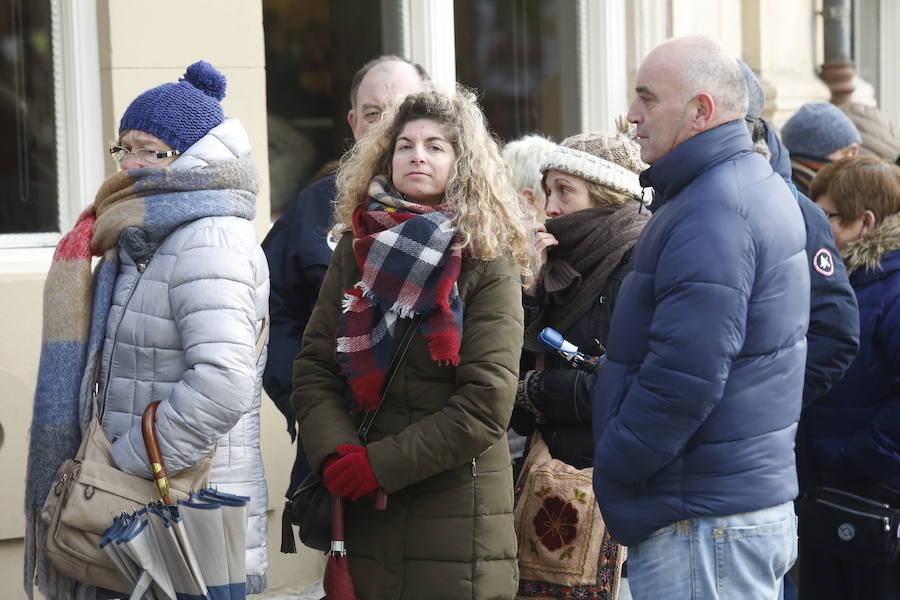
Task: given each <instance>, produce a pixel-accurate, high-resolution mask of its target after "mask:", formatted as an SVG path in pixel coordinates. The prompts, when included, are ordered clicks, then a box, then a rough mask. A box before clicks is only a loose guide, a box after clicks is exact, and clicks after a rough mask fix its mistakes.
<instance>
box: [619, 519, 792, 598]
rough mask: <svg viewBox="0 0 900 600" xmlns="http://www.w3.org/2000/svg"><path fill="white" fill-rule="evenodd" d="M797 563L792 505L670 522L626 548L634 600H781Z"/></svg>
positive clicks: (629, 579)
mask: <svg viewBox="0 0 900 600" xmlns="http://www.w3.org/2000/svg"><path fill="white" fill-rule="evenodd" d="M795 560H797V517H796V516H795V515H794V504H793V503H792V502H786V503H784V504H781V505H779V506H773V507H771V508H764V509H762V510H755V511H752V512H747V513H742V514H738V515H729V516H726V517H700V518H696V519H687V520H684V521H679V522H677V523H672V524H671V525H668V526H666V527H663V528H662V529H658V530H656V531H654V532H653V533H651V534H650V537H648V538H647V539H645V540H644V541H642V542H641V543H640V544H638V545H637V546H630V547H629V548H628V583H629V585H630V587H631V594H632V596H633V597H634V599H635V600H644V599H648V600H658V599H659V598H666V599H667V600H687V599H692V600H693V599H698V600H712V599H722V600H724V599H726V598H740V599H741V600H750V599H756V598H759V599H765V600H774V599H776V598H780V597H781V594H782V591H781V580H782V578H783V577H784V574H785V573H787V571H788V569H789V568H790V567H791V565H792V564H793V563H794V561H795Z"/></svg>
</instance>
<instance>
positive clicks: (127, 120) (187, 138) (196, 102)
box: [119, 60, 227, 152]
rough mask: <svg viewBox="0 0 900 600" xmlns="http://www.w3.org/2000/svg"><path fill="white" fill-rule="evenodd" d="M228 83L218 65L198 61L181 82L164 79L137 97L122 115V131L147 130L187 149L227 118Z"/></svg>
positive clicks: (188, 69) (178, 148) (165, 140)
mask: <svg viewBox="0 0 900 600" xmlns="http://www.w3.org/2000/svg"><path fill="white" fill-rule="evenodd" d="M226 84H227V81H226V79H225V76H224V75H222V73H220V72H219V71H218V70H217V69H216V68H215V67H214V66H212V65H211V64H209V63H208V62H206V61H203V60H200V61H197V62H195V63H194V64H192V65H191V66H189V67H188V68H187V71H186V72H185V74H184V77H182V78H181V79H179V80H178V82H177V83H164V84H162V85H159V86H156V87H155V88H152V89H149V90H147V91H146V92H144V93H143V94H141V95H140V96H138V97H137V98H135V99H134V100H133V101H132V103H131V104H130V105H129V106H128V109H127V110H126V111H125V114H124V115H122V120H121V121H120V122H119V134H120V135H121V133H122V132H123V131H126V130H128V129H137V130H138V131H145V132H147V133H150V134H152V135H155V136H156V137H158V138H159V139H161V140H162V141H164V142H165V143H167V144H169V145H170V146H172V147H173V148H175V149H176V150H178V151H179V152H184V151H185V150H187V149H188V148H190V147H191V146H193V145H194V143H195V142H196V141H197V140H199V139H200V138H202V137H203V136H204V135H206V134H207V133H208V132H209V130H210V129H212V128H214V127H217V126H218V125H220V124H221V123H222V121H224V120H225V113H223V112H222V105H221V104H220V102H221V100H222V98H224V97H225V86H226Z"/></svg>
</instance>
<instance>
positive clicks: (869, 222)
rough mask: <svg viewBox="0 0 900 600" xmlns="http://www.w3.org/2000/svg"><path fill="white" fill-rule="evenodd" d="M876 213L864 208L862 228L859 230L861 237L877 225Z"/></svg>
mask: <svg viewBox="0 0 900 600" xmlns="http://www.w3.org/2000/svg"><path fill="white" fill-rule="evenodd" d="M877 224H878V223H877V219H876V218H875V213H873V212H872V211H871V210H864V211H863V214H862V228H861V229H860V230H859V235H860V237H862V236H864V235H866V234H867V233H870V232H871V231H872V230H873V229H875V227H876V226H877Z"/></svg>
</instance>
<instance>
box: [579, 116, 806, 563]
mask: <svg viewBox="0 0 900 600" xmlns="http://www.w3.org/2000/svg"><path fill="white" fill-rule="evenodd" d="M641 179H642V183H644V185H652V186H653V188H654V190H655V192H656V193H657V194H658V195H659V197H660V199H661V200H662V207H661V208H660V209H659V210H658V211H657V212H656V213H655V214H654V215H653V218H652V219H650V221H649V222H648V224H647V226H646V227H645V228H644V231H643V233H642V234H641V237H640V239H639V241H638V244H637V246H636V247H635V260H634V265H633V271H632V273H631V274H630V275H628V276H627V277H626V278H625V281H624V282H623V284H622V288H621V290H620V292H619V299H618V302H617V304H616V308H615V312H614V314H613V321H612V327H611V331H610V338H609V352H608V361H607V364H606V367H605V368H604V370H603V372H602V373H601V374H600V377H599V378H598V380H597V383H596V386H595V396H594V438H595V443H596V449H595V454H594V489H595V492H596V494H597V500H598V502H599V504H600V508H601V510H602V511H603V516H604V519H605V520H606V523H607V525H608V526H609V528H610V531H611V533H612V534H613V536H615V538H616V539H617V540H618V541H620V542H622V543H623V544H626V545H632V544H636V543H638V542H640V541H641V540H643V539H644V538H646V537H647V535H649V534H650V533H652V532H653V531H655V530H656V529H659V528H660V527H663V526H665V525H668V524H670V523H673V522H675V521H679V520H682V519H689V518H694V517H702V516H720V515H731V514H737V513H742V512H746V511H751V510H757V509H761V508H766V507H770V506H774V505H777V504H781V503H784V502H787V501H789V500H792V499H793V498H794V497H795V496H796V495H797V475H796V471H795V463H794V435H795V431H796V428H797V420H798V418H799V416H800V408H801V402H802V394H803V377H804V366H805V361H806V330H807V326H808V321H809V285H810V284H809V272H808V269H807V266H806V252H805V251H804V246H805V243H806V234H805V231H804V226H803V218H802V216H801V214H800V209H799V208H798V207H797V203H796V202H793V201H792V198H791V192H790V190H789V189H788V187H787V184H785V182H784V180H783V179H782V178H781V177H779V176H778V175H777V174H775V173H774V172H773V171H772V167H771V166H770V165H769V164H768V162H767V161H766V160H765V158H763V157H762V156H760V155H759V154H755V153H753V152H751V139H750V134H749V133H748V131H747V128H746V126H745V125H744V122H743V121H732V122H729V123H725V124H723V125H720V126H718V127H716V128H714V129H711V130H708V131H706V132H704V133H701V134H699V135H696V136H694V137H692V138H690V139H688V140H686V141H684V142H682V143H681V144H679V145H678V146H677V147H676V148H675V149H674V150H673V151H671V152H670V153H669V154H668V155H666V156H665V157H664V158H662V159H661V160H659V161H658V162H656V164H654V165H653V166H652V167H651V168H650V169H648V170H647V171H645V172H644V173H643V175H642V176H641Z"/></svg>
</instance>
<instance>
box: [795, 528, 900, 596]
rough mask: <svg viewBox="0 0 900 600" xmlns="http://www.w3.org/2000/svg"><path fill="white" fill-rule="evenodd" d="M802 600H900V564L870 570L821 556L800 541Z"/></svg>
mask: <svg viewBox="0 0 900 600" xmlns="http://www.w3.org/2000/svg"><path fill="white" fill-rule="evenodd" d="M799 554H800V560H799V562H800V581H799V584H800V585H799V587H800V600H831V599H832V598H833V599H834V600H838V599H840V600H900V561H894V562H893V563H892V564H889V565H881V566H877V567H867V566H860V565H854V564H852V563H848V562H845V561H843V560H840V559H837V558H833V557H831V556H829V555H827V554H822V553H820V552H817V551H816V550H814V549H813V548H810V547H809V545H808V544H806V545H804V543H803V537H802V536H801V537H800V553H799Z"/></svg>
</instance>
